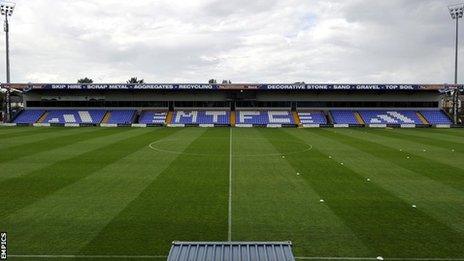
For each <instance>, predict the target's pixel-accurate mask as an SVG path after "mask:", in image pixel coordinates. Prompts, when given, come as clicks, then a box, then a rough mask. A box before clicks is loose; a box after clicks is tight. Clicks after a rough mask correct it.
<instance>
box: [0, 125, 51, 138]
mask: <svg viewBox="0 0 464 261" xmlns="http://www.w3.org/2000/svg"><path fill="white" fill-rule="evenodd" d="M53 131H56V129H55V128H33V127H25V128H14V129H9V130H8V131H0V140H4V139H11V138H15V137H27V136H29V135H34V134H40V133H47V132H53Z"/></svg>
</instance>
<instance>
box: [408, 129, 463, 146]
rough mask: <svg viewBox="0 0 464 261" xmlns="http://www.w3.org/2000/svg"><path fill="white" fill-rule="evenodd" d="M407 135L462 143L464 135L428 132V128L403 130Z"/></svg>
mask: <svg viewBox="0 0 464 261" xmlns="http://www.w3.org/2000/svg"><path fill="white" fill-rule="evenodd" d="M403 131H404V132H400V133H406V134H408V135H414V136H419V137H422V138H431V139H433V140H437V141H444V142H450V143H462V144H463V145H464V137H459V136H456V135H449V134H448V133H439V132H430V129H409V130H403Z"/></svg>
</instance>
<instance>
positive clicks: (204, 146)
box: [82, 129, 229, 255]
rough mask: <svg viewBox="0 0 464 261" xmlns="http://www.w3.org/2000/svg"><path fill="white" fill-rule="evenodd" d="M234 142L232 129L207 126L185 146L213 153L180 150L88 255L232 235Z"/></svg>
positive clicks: (153, 249)
mask: <svg viewBox="0 0 464 261" xmlns="http://www.w3.org/2000/svg"><path fill="white" fill-rule="evenodd" d="M188 130H189V131H194V130H195V129H188ZM209 137H211V138H213V139H214V142H211V141H210V140H209V139H208V138H209ZM178 141H179V142H182V141H183V140H182V138H180V137H179V140H178ZM228 142H229V136H228V131H227V129H208V130H206V131H205V132H204V133H203V134H202V135H201V136H200V137H199V138H197V139H195V140H194V141H193V142H191V143H190V145H189V146H188V147H187V148H186V149H185V150H183V151H184V152H186V153H197V152H202V153H208V154H210V155H209V156H196V155H192V154H187V155H182V154H179V155H178V156H177V158H176V159H175V160H174V161H172V162H171V163H170V165H169V167H168V168H166V169H165V170H164V171H163V172H162V173H161V174H160V175H159V176H158V178H157V179H155V180H154V181H153V182H151V183H150V184H149V185H148V186H147V187H146V188H145V190H144V191H143V192H142V193H141V194H140V195H139V196H138V197H137V198H136V199H135V200H133V201H132V202H131V203H130V204H129V205H128V206H127V207H126V208H125V209H124V210H123V211H122V212H121V213H120V214H119V215H118V216H116V217H115V218H114V219H113V220H112V221H111V222H110V223H109V224H108V225H107V226H106V227H105V228H104V229H103V230H102V231H101V232H100V233H99V234H98V236H97V237H95V238H94V239H93V240H92V241H91V242H90V243H89V244H88V245H87V246H86V247H85V248H84V249H82V254H94V253H95V254H96V253H99V254H101V253H104V254H106V253H111V254H126V255H132V254H134V255H135V254H136V255H140V254H153V253H157V254H158V253H168V252H169V248H170V246H171V242H172V241H173V240H181V241H189V240H190V241H224V240H227V196H228V155H227V153H228V148H229V147H228ZM169 149H173V150H176V149H178V148H176V147H170V148H169ZM180 152H182V151H180ZM121 228H123V229H124V232H123V233H122V232H121Z"/></svg>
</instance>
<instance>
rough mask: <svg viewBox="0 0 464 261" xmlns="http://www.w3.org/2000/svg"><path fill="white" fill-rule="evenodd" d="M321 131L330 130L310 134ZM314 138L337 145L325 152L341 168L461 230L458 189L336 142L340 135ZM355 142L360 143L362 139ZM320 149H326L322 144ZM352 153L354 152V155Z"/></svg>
mask: <svg viewBox="0 0 464 261" xmlns="http://www.w3.org/2000/svg"><path fill="white" fill-rule="evenodd" d="M325 132H329V133H330V132H332V131H328V130H320V132H317V131H316V132H312V133H313V134H314V135H316V134H319V133H325ZM341 132H344V131H341ZM348 133H349V131H348ZM308 135H309V133H308ZM334 135H335V134H334ZM316 137H317V139H318V140H317V142H323V143H319V144H320V145H321V146H322V144H324V145H325V144H332V146H331V147H336V148H338V149H336V150H331V151H329V152H328V153H331V155H332V156H334V159H337V160H340V161H342V162H344V166H345V167H347V168H350V169H352V170H353V171H355V172H357V173H359V174H360V175H363V176H364V177H365V178H370V179H371V182H374V183H375V184H378V185H379V186H382V187H383V188H384V189H386V190H388V191H391V192H392V193H394V194H395V195H397V196H398V197H400V198H402V199H403V200H404V201H406V202H409V204H411V205H417V206H421V207H420V210H421V211H424V212H426V213H427V214H428V215H430V216H433V217H434V218H435V219H436V220H439V221H441V222H442V223H443V224H446V225H447V226H449V227H450V228H452V229H454V230H456V231H459V232H461V233H464V220H463V219H462V218H461V217H462V216H464V208H463V207H462V205H463V204H464V194H463V192H462V191H460V190H456V189H454V188H452V187H449V186H446V185H444V184H442V183H439V182H437V181H435V180H432V179H430V178H428V177H426V176H423V175H421V174H419V173H416V172H414V171H411V170H408V169H405V168H402V167H401V166H398V165H396V164H394V163H392V162H391V161H387V160H384V159H383V158H380V157H375V156H374V155H372V154H370V153H366V152H364V151H361V150H358V149H356V148H354V147H352V146H349V145H346V144H344V143H342V142H340V141H339V142H337V141H336V140H338V139H344V137H338V138H337V137H333V136H329V137H324V136H322V135H316ZM359 142H360V143H363V141H359ZM321 149H322V150H325V151H326V149H325V147H322V148H321ZM378 149H379V150H382V147H380V146H379V147H378ZM352 155H356V157H353V156H352ZM404 160H409V159H404Z"/></svg>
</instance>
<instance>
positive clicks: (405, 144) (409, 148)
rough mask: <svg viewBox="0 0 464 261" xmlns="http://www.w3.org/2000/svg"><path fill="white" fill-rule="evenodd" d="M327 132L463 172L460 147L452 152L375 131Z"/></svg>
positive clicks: (463, 151) (463, 165) (462, 151)
mask: <svg viewBox="0 0 464 261" xmlns="http://www.w3.org/2000/svg"><path fill="white" fill-rule="evenodd" d="M329 131H331V132H334V133H337V132H340V133H344V134H346V135H349V136H352V137H358V138H362V139H363V140H367V141H371V142H374V143H377V144H381V145H384V146H387V147H390V148H393V149H397V150H398V151H399V152H400V151H405V152H408V153H410V155H411V156H414V155H417V156H421V157H424V158H427V159H430V160H434V161H438V162H441V163H443V164H446V165H450V166H453V167H455V168H460V169H462V170H464V161H463V160H462V158H463V157H464V150H463V149H462V148H461V147H462V146H456V149H454V150H452V149H444V148H441V147H437V146H432V145H428V144H422V143H418V142H414V141H410V139H409V138H401V137H400V136H398V137H388V136H385V135H383V134H382V133H380V132H378V131H376V130H360V129H353V130H329Z"/></svg>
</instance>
